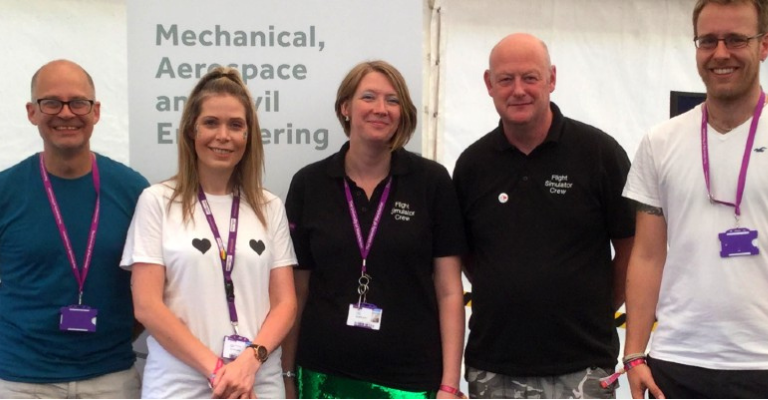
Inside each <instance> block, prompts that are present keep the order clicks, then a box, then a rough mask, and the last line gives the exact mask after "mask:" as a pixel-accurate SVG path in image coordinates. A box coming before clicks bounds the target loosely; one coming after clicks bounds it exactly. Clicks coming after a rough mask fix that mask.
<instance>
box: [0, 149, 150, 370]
mask: <svg viewBox="0 0 768 400" xmlns="http://www.w3.org/2000/svg"><path fill="white" fill-rule="evenodd" d="M38 157H39V156H38V155H37V154H35V155H33V156H31V157H29V158H27V159H26V160H24V161H22V162H20V163H19V164H17V165H15V166H13V167H11V168H9V169H7V170H5V171H2V172H0V343H2V345H0V379H4V380H8V381H17V382H31V383H47V382H64V381H76V380H83V379H89V378H93V377H96V376H100V375H104V374H108V373H111V372H116V371H121V370H125V369H127V368H130V367H131V366H132V365H133V363H134V361H135V356H134V354H133V349H132V345H131V332H132V327H133V321H134V318H133V305H132V300H131V290H130V273H129V272H127V271H124V270H123V269H121V268H120V267H119V263H120V257H121V255H122V251H123V245H124V243H125V237H126V233H127V231H128V226H129V224H130V222H131V217H132V216H133V211H134V208H135V205H136V201H137V199H138V197H139V195H140V194H141V191H142V190H143V189H144V188H145V187H147V186H148V185H149V183H148V182H147V180H146V179H145V178H144V177H142V176H141V175H140V174H139V173H137V172H135V171H133V170H132V169H130V168H128V167H127V166H125V165H123V164H120V163H118V162H116V161H113V160H111V159H109V158H107V157H104V156H101V155H97V157H96V160H97V165H98V168H99V174H100V177H101V211H100V214H99V215H100V220H99V225H98V231H97V235H96V242H95V247H94V253H93V259H92V261H91V266H90V270H89V272H88V275H87V278H86V281H85V286H84V294H83V304H85V305H88V306H90V307H92V308H96V309H97V310H98V317H97V328H96V332H94V333H86V332H65V331H61V330H59V316H60V311H59V310H60V308H61V307H64V306H68V305H72V304H77V295H78V284H77V280H76V279H75V277H74V275H73V272H72V268H71V266H70V263H69V261H68V258H67V254H66V251H65V248H64V245H63V243H62V240H61V237H60V235H59V231H58V229H57V227H56V222H55V220H54V217H53V212H52V211H51V206H50V204H49V202H48V199H47V197H46V195H45V191H44V187H43V181H42V178H41V176H40V167H39V158H38ZM49 176H50V175H49ZM50 179H51V184H52V186H53V190H54V193H55V196H56V200H57V202H58V204H59V207H60V209H61V214H62V217H63V219H64V225H65V226H66V229H67V233H68V235H69V238H70V240H71V242H72V249H73V251H74V253H75V258H76V260H77V266H78V269H80V268H82V265H83V264H82V263H83V259H84V257H85V249H86V244H87V239H88V233H89V229H90V225H91V219H92V216H93V210H94V207H95V203H96V192H95V190H94V186H93V177H92V175H91V174H90V173H89V174H87V175H85V176H83V177H80V178H77V179H62V178H58V177H55V176H50Z"/></svg>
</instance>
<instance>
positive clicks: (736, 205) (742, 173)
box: [701, 91, 765, 220]
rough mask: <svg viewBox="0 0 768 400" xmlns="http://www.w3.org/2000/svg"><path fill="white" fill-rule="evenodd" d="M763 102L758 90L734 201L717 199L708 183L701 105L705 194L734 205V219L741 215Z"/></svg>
mask: <svg viewBox="0 0 768 400" xmlns="http://www.w3.org/2000/svg"><path fill="white" fill-rule="evenodd" d="M764 103H765V92H762V91H761V92H760V100H758V101H757V105H756V106H755V113H754V115H753V116H752V124H751V125H750V127H749V136H748V137H747V146H746V147H745V148H744V156H743V157H742V159H741V171H740V172H739V183H738V186H737V187H736V203H729V202H727V201H721V200H717V199H715V198H714V197H713V196H712V189H711V187H710V183H709V145H708V142H707V140H708V139H707V120H708V114H707V104H706V103H704V105H703V106H702V108H701V109H702V113H701V161H702V166H703V168H704V181H705V182H706V183H707V194H708V195H709V201H711V202H714V203H718V204H724V205H727V206H731V207H734V209H735V212H736V219H737V220H738V218H739V216H741V199H742V197H743V196H744V186H745V183H746V180H747V168H749V158H750V156H751V155H752V152H751V150H752V145H753V144H754V143H755V134H756V132H757V122H758V121H759V120H760V114H761V113H762V111H763V104H764Z"/></svg>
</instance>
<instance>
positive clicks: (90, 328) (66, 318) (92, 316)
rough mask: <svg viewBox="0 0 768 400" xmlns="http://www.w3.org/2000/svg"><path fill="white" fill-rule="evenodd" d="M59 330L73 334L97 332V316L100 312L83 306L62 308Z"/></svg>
mask: <svg viewBox="0 0 768 400" xmlns="http://www.w3.org/2000/svg"><path fill="white" fill-rule="evenodd" d="M60 311H61V316H60V318H59V330H62V331H72V332H96V315H97V314H98V313H99V310H97V309H95V308H91V307H88V306H83V305H72V306H66V307H61V308H60Z"/></svg>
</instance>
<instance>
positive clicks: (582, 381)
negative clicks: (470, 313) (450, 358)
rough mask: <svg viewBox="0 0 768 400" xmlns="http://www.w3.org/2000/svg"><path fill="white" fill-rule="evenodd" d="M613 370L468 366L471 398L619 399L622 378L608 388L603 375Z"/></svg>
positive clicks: (467, 375)
mask: <svg viewBox="0 0 768 400" xmlns="http://www.w3.org/2000/svg"><path fill="white" fill-rule="evenodd" d="M612 373H613V371H608V370H605V369H603V368H587V369H584V370H581V371H577V372H573V373H570V374H565V375H559V376H523V377H515V376H506V375H501V374H496V373H493V372H488V371H482V370H479V369H476V368H472V367H469V366H467V374H466V377H467V383H468V384H469V398H470V399H615V398H616V388H617V387H618V383H619V382H618V381H616V382H614V383H613V384H612V385H610V386H609V387H607V388H605V389H604V388H603V387H602V386H600V378H604V377H606V376H608V375H610V374H612Z"/></svg>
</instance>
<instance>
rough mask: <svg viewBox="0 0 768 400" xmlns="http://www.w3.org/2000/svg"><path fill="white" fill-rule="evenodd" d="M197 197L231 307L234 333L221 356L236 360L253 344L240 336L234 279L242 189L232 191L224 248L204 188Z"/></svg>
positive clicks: (225, 342)
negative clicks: (215, 248)
mask: <svg viewBox="0 0 768 400" xmlns="http://www.w3.org/2000/svg"><path fill="white" fill-rule="evenodd" d="M197 198H198V200H199V201H200V205H201V206H202V208H203V213H204V214H205V219H206V220H207V221H208V225H209V226H210V228H211V233H213V237H214V239H215V240H216V246H218V249H219V259H220V260H221V270H222V273H223V275H224V292H225V296H226V298H227V308H228V309H229V321H230V323H231V324H232V329H233V330H234V334H233V335H227V336H224V339H223V340H224V343H223V346H222V350H221V357H222V358H224V359H226V360H230V361H231V360H234V359H235V358H237V357H238V356H239V355H240V354H241V353H242V352H243V351H244V350H245V349H246V348H247V347H248V345H249V344H251V341H250V340H249V339H248V338H246V337H243V336H240V334H239V332H238V330H237V321H238V320H237V308H236V307H235V284H234V282H233V281H232V270H233V269H234V266H235V245H236V243H237V222H238V216H239V213H240V191H239V190H235V191H234V192H233V193H232V211H231V212H230V219H229V239H228V240H227V247H226V248H224V241H223V240H221V235H220V234H219V229H218V228H217V227H216V221H215V220H214V218H213V213H212V212H211V208H210V206H209V204H208V199H206V197H205V193H204V192H203V189H202V188H199V189H198V191H197Z"/></svg>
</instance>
